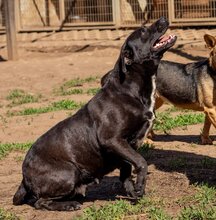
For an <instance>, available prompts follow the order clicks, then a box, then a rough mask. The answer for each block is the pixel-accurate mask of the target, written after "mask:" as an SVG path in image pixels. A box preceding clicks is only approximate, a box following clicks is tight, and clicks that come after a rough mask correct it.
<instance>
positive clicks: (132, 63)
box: [13, 18, 176, 211]
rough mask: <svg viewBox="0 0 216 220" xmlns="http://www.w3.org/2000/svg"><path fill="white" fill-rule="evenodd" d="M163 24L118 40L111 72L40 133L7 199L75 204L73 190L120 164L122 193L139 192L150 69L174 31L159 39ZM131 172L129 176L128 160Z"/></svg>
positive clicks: (150, 101) (60, 206) (149, 112)
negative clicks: (91, 93)
mask: <svg viewBox="0 0 216 220" xmlns="http://www.w3.org/2000/svg"><path fill="white" fill-rule="evenodd" d="M167 28H168V22H167V20H166V19H165V18H160V19H159V20H158V21H156V22H155V23H154V24H152V25H151V26H150V27H149V28H147V27H144V26H143V27H141V28H138V29H137V30H135V31H134V32H133V33H132V34H131V35H130V36H129V37H128V38H127V40H126V41H125V43H124V45H123V46H122V49H121V53H120V57H119V59H118V60H117V62H116V64H115V67H114V69H113V70H112V75H113V77H111V78H110V79H109V80H108V81H107V83H106V84H105V85H104V86H103V87H102V89H101V90H100V91H99V92H98V93H97V94H96V95H95V96H94V97H93V98H92V99H91V100H90V101H89V102H88V104H86V105H85V106H84V107H83V108H82V109H80V110H79V111H78V112H77V113H76V114H75V115H73V116H72V117H70V118H67V119H65V120H64V121H61V122H60V123H58V124H57V125H55V126H54V127H53V128H51V129H50V130H49V131H47V132H46V133H45V134H44V135H42V136H41V137H40V138H39V139H38V140H37V141H36V142H35V143H34V144H33V146H32V147H31V149H30V150H29V151H28V153H27V155H26V157H25V160H24V162H23V167H22V169H23V180H22V183H21V185H20V186H19V189H18V191H17V192H16V194H15V195H14V198H13V204H14V205H21V204H24V203H27V204H29V205H32V206H34V207H35V208H37V209H48V210H60V211H63V210H67V211H68V210H76V209H79V208H80V203H79V202H77V201H75V199H74V196H75V195H76V194H79V193H84V190H85V186H86V185H87V184H89V183H91V182H93V181H94V180H95V179H101V178H102V177H103V176H104V175H105V174H107V173H109V172H111V171H113V170H114V169H115V168H119V169H120V180H121V181H122V183H123V186H124V188H125V190H126V192H127V194H128V195H130V196H132V197H134V198H138V197H140V196H142V195H143V194H144V189H145V181H146V174H147V163H146V161H145V159H144V158H143V157H142V156H141V155H140V154H138V153H137V152H136V149H137V147H138V142H139V141H140V140H141V139H142V138H143V137H144V136H145V135H146V133H147V131H148V130H149V128H150V127H151V125H152V121H153V119H154V113H153V109H154V93H155V73H156V72H157V67H158V64H159V61H160V59H161V58H162V55H163V53H164V52H165V51H166V50H167V49H168V48H169V47H171V46H172V45H173V44H174V42H175V40H176V37H173V36H172V37H170V38H169V39H166V40H164V38H163V37H162V35H163V34H164V33H165V32H166V30H167ZM132 165H133V166H134V168H135V171H136V173H137V179H136V183H134V182H133V181H132V179H131V166H132Z"/></svg>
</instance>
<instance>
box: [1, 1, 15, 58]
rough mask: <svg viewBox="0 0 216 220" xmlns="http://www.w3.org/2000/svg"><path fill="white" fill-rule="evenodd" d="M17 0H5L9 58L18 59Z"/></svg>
mask: <svg viewBox="0 0 216 220" xmlns="http://www.w3.org/2000/svg"><path fill="white" fill-rule="evenodd" d="M15 1H16V0H10V1H8V0H4V7H5V25H6V35H7V50H8V60H17V59H18V52H17V40H16V15H15V14H16V12H15Z"/></svg>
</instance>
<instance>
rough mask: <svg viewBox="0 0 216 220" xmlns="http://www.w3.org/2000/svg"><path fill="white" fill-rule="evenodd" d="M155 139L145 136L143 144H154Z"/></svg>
mask: <svg viewBox="0 0 216 220" xmlns="http://www.w3.org/2000/svg"><path fill="white" fill-rule="evenodd" d="M153 143H154V141H153V140H151V139H149V138H145V140H144V141H143V144H153Z"/></svg>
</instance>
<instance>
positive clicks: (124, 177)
mask: <svg viewBox="0 0 216 220" xmlns="http://www.w3.org/2000/svg"><path fill="white" fill-rule="evenodd" d="M131 171H132V166H131V164H129V163H127V162H125V161H124V162H123V163H122V166H121V168H120V181H121V182H122V184H123V187H124V189H125V191H126V193H127V196H131V197H133V198H134V197H136V193H135V187H134V181H133V180H132V176H131Z"/></svg>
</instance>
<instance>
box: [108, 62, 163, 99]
mask: <svg viewBox="0 0 216 220" xmlns="http://www.w3.org/2000/svg"><path fill="white" fill-rule="evenodd" d="M158 64H159V61H157V60H148V61H146V62H143V63H142V64H138V63H133V64H132V65H128V66H126V70H127V71H126V72H123V71H122V68H121V66H120V65H121V63H118V65H116V66H115V68H114V70H113V71H114V78H118V80H113V85H112V88H113V89H114V87H115V88H116V89H117V90H120V91H121V93H122V92H123V93H124V94H127V95H130V96H133V97H136V98H138V99H141V100H143V99H145V98H147V97H149V96H150V95H151V94H152V92H153V89H154V88H153V84H152V83H149V82H152V80H153V78H152V77H153V76H154V75H156V73H157V68H158Z"/></svg>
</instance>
